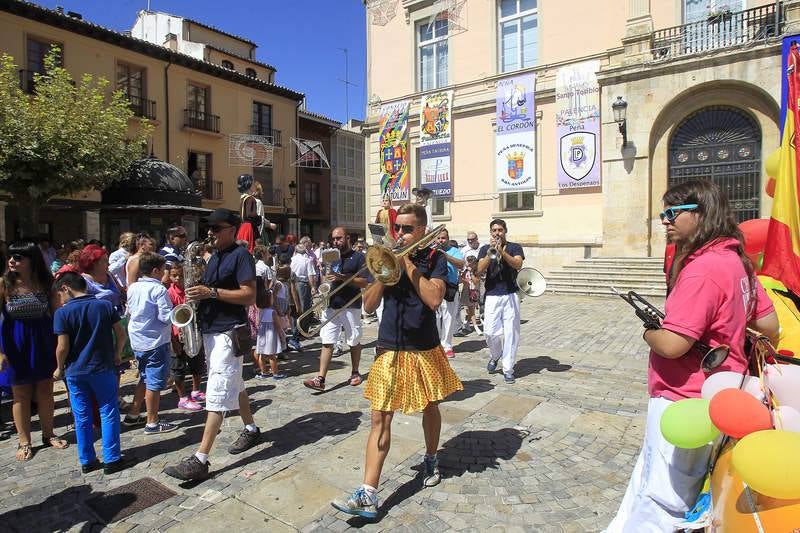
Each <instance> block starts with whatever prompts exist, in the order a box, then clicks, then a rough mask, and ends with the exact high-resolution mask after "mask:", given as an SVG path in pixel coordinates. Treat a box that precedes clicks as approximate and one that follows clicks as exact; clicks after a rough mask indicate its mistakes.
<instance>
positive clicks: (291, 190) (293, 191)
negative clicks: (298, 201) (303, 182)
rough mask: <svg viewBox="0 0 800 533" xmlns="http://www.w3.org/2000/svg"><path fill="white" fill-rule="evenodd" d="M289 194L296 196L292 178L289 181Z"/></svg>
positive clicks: (295, 185)
mask: <svg viewBox="0 0 800 533" xmlns="http://www.w3.org/2000/svg"><path fill="white" fill-rule="evenodd" d="M289 196H291V197H292V198H294V197H295V196H297V184H296V183H295V182H294V180H292V181H290V182H289Z"/></svg>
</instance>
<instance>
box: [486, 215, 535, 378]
mask: <svg viewBox="0 0 800 533" xmlns="http://www.w3.org/2000/svg"><path fill="white" fill-rule="evenodd" d="M507 231H508V230H507V228H506V222H505V220H502V219H499V218H497V219H495V220H492V222H491V223H490V224H489V232H490V233H491V235H492V237H491V240H490V242H489V244H484V245H483V246H481V249H480V251H479V252H478V274H483V273H486V281H485V282H484V287H485V294H486V303H485V305H484V317H483V334H484V335H486V345H487V346H488V347H489V363H488V364H487V365H486V370H488V371H489V373H490V374H492V373H494V372H495V370H496V369H497V362H498V361H499V360H500V359H502V363H503V378H504V379H505V382H506V383H509V384H511V383H514V363H515V362H516V359H517V347H518V346H519V296H517V290H518V287H517V271H518V270H519V269H520V268H522V262H523V261H524V260H525V254H524V253H523V251H522V246H520V245H519V244H517V243H515V242H508V241H507V240H506V232H507ZM490 250H491V252H492V253H491V254H490V253H489V251H490Z"/></svg>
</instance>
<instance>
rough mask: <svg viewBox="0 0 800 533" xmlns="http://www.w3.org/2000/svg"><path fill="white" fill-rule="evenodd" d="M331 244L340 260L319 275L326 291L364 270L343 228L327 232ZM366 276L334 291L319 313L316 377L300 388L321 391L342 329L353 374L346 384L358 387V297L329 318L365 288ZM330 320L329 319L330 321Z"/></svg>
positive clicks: (359, 255) (360, 256) (359, 325)
mask: <svg viewBox="0 0 800 533" xmlns="http://www.w3.org/2000/svg"><path fill="white" fill-rule="evenodd" d="M331 244H333V247H334V248H337V249H338V250H339V254H340V258H341V259H340V260H339V262H338V263H336V264H334V265H333V272H332V273H330V274H327V275H324V276H323V279H322V281H323V282H324V283H330V284H331V285H330V290H331V291H333V290H334V289H336V288H337V287H338V286H339V285H340V284H341V282H342V281H344V280H346V279H347V278H349V277H351V276H352V275H353V274H355V273H356V272H359V271H361V270H363V269H364V268H363V267H364V261H365V260H364V254H362V253H360V252H357V251H356V250H354V249H353V248H352V246H351V245H350V237H349V236H348V235H347V233H346V232H345V230H344V228H342V227H338V228H334V230H333V232H332V233H331ZM367 283H368V279H367V275H366V273H364V275H361V276H356V277H355V278H354V279H353V280H352V281H351V282H350V283H349V284H348V285H347V287H345V288H342V289H340V290H338V291H336V294H334V295H333V296H332V297H331V299H330V301H329V302H328V306H327V308H326V309H325V311H324V312H323V314H322V321H323V323H324V325H323V326H322V329H321V330H320V338H321V339H322V350H321V351H320V355H319V374H317V376H316V377H315V378H313V379H307V380H305V381H303V385H305V386H306V387H308V388H309V389H314V390H316V391H324V390H325V376H326V375H327V373H328V365H330V363H331V357H333V346H334V344H336V341H337V340H338V339H339V331H340V330H341V329H342V328H344V335H345V339H346V340H347V344H348V345H349V346H350V361H351V362H352V363H353V372H352V374H351V375H350V385H353V386H354V387H355V386H357V385H360V384H361V374H360V373H359V372H358V363H359V362H360V361H361V298H358V299H357V300H355V301H353V302H352V303H351V304H350V306H349V307H348V308H347V309H346V310H344V311H342V312H340V313H338V315H337V316H335V317H333V315H334V313H336V311H337V310H339V309H341V308H342V306H344V305H345V304H346V303H347V302H349V301H350V300H351V299H352V298H353V297H354V296H356V295H357V294H358V292H359V291H360V290H361V289H363V288H365V287H366V286H367ZM331 317H332V318H331Z"/></svg>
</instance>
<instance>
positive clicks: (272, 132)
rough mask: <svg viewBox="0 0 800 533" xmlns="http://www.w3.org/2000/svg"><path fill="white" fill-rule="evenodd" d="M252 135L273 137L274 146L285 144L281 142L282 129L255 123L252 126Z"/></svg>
mask: <svg viewBox="0 0 800 533" xmlns="http://www.w3.org/2000/svg"><path fill="white" fill-rule="evenodd" d="M250 135H265V136H267V137H272V144H273V146H283V145H282V144H281V130H276V129H275V128H268V127H267V126H261V125H258V124H253V125H251V126H250Z"/></svg>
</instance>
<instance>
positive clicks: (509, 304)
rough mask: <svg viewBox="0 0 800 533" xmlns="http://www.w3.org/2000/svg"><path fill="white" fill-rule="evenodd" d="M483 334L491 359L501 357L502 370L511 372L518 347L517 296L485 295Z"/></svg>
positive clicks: (514, 294)
mask: <svg viewBox="0 0 800 533" xmlns="http://www.w3.org/2000/svg"><path fill="white" fill-rule="evenodd" d="M483 334H484V335H485V336H486V346H488V347H489V358H490V359H491V360H492V361H497V360H498V359H502V363H503V372H504V373H509V372H511V373H513V372H514V363H516V361H517V348H518V347H519V296H517V294H516V293H513V294H501V295H499V296H494V295H491V294H487V295H486V303H485V304H484V308H483Z"/></svg>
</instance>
